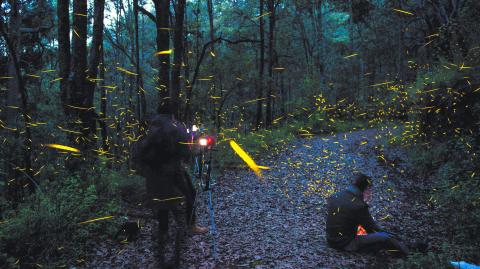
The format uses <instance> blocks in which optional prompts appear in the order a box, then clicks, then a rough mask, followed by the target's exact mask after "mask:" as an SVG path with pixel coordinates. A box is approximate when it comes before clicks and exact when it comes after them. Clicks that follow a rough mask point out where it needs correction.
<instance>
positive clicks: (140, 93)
mask: <svg viewBox="0 0 480 269" xmlns="http://www.w3.org/2000/svg"><path fill="white" fill-rule="evenodd" d="M133 8H134V13H135V58H136V65H135V67H136V73H137V76H136V79H137V80H136V83H135V86H136V88H137V114H138V119H142V118H143V117H144V116H145V113H146V112H147V101H146V99H145V91H144V89H143V76H142V72H141V70H140V62H141V61H140V41H139V35H138V0H134V1H133Z"/></svg>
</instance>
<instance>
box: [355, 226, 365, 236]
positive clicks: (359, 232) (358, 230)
mask: <svg viewBox="0 0 480 269" xmlns="http://www.w3.org/2000/svg"><path fill="white" fill-rule="evenodd" d="M366 234H367V231H366V230H365V228H363V227H362V225H358V228H357V235H366Z"/></svg>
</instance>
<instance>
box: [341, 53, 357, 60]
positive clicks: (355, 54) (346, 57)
mask: <svg viewBox="0 0 480 269" xmlns="http://www.w3.org/2000/svg"><path fill="white" fill-rule="evenodd" d="M357 55H358V53H354V54H350V55H348V56H345V57H343V59H348V58H352V57H355V56H357Z"/></svg>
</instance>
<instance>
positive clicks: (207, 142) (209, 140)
mask: <svg viewBox="0 0 480 269" xmlns="http://www.w3.org/2000/svg"><path fill="white" fill-rule="evenodd" d="M214 143H215V139H213V137H211V136H205V137H202V138H200V139H198V144H200V146H203V147H205V146H212V145H213V144H214Z"/></svg>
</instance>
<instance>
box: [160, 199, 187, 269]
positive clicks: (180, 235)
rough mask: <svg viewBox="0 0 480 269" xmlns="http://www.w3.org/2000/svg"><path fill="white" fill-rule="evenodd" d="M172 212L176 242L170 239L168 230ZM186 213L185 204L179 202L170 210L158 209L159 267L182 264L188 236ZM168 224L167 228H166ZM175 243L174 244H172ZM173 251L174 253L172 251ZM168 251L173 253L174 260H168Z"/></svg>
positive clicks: (172, 266)
mask: <svg viewBox="0 0 480 269" xmlns="http://www.w3.org/2000/svg"><path fill="white" fill-rule="evenodd" d="M169 212H172V215H173V219H174V221H175V232H174V234H175V242H173V241H172V240H169V239H168V238H169V232H168V214H169ZM185 215H187V213H186V206H185V204H180V203H179V204H177V205H174V206H172V207H171V208H170V209H169V210H157V218H158V221H159V230H158V241H157V243H158V247H157V248H156V255H157V260H158V268H161V269H164V268H165V269H167V268H178V267H179V265H180V254H181V249H182V247H183V245H184V244H185V241H186V237H187V228H188V225H187V222H186V220H187V219H186V218H185ZM165 226H166V229H165ZM172 244H173V245H172ZM172 251H173V253H172ZM167 253H172V255H173V256H171V257H172V258H171V259H172V260H170V261H168V262H167V259H168V257H167V256H168V255H167Z"/></svg>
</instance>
